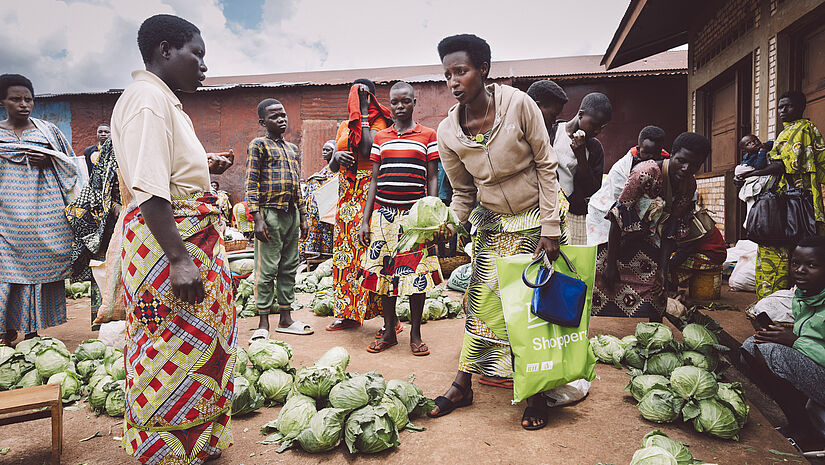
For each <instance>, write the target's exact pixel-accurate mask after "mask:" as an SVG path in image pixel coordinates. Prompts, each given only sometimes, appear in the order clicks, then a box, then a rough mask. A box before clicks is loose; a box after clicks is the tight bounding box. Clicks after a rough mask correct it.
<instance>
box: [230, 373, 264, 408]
mask: <svg viewBox="0 0 825 465" xmlns="http://www.w3.org/2000/svg"><path fill="white" fill-rule="evenodd" d="M234 384H235V391H234V395H233V396H232V415H244V414H247V413H249V412H254V411H255V410H258V409H259V408H261V407H263V405H264V396H262V395H260V394H259V393H258V391H257V389H255V385H254V384H252V383H250V382H249V380H248V379H246V378H244V377H243V376H235V379H234Z"/></svg>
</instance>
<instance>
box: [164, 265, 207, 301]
mask: <svg viewBox="0 0 825 465" xmlns="http://www.w3.org/2000/svg"><path fill="white" fill-rule="evenodd" d="M169 281H170V282H171V284H172V294H174V295H175V297H177V298H178V299H180V300H182V301H184V302H188V303H190V304H194V303H201V302H203V297H204V290H203V280H202V279H201V272H200V270H199V269H198V267H197V266H195V263H194V262H193V261H192V259H191V258H189V256H186V257H183V258H181V259H180V260H177V261H170V262H169Z"/></svg>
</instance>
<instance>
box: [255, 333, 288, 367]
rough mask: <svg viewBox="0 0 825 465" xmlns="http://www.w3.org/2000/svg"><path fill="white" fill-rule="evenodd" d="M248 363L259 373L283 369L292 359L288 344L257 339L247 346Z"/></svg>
mask: <svg viewBox="0 0 825 465" xmlns="http://www.w3.org/2000/svg"><path fill="white" fill-rule="evenodd" d="M247 355H249V361H251V362H252V365H254V366H255V368H257V369H258V370H260V371H265V370H270V369H272V368H284V367H286V366H287V365H289V360H290V359H291V358H292V348H291V347H290V346H289V344H287V343H285V342H281V341H273V340H272V339H257V340H255V341H253V342H252V344H249V350H248V351H247Z"/></svg>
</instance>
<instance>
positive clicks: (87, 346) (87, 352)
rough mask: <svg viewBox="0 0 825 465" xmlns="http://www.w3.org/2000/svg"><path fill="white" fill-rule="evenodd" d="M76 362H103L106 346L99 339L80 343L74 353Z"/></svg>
mask: <svg viewBox="0 0 825 465" xmlns="http://www.w3.org/2000/svg"><path fill="white" fill-rule="evenodd" d="M74 356H75V359H77V361H79V362H82V361H83V360H103V358H104V357H105V356H106V344H105V343H104V342H103V341H101V340H99V339H89V340H86V341H83V342H81V343H80V345H78V346H77V350H75V351H74Z"/></svg>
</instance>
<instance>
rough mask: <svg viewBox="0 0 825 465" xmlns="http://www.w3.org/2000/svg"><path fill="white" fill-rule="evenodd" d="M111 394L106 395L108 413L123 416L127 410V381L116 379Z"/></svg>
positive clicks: (111, 415) (112, 415) (113, 415)
mask: <svg viewBox="0 0 825 465" xmlns="http://www.w3.org/2000/svg"><path fill="white" fill-rule="evenodd" d="M111 384H113V385H115V388H113V389H112V390H111V391H110V392H109V395H108V396H106V415H109V416H110V417H122V416H123V414H124V413H125V411H126V381H122V380H121V381H115V382H114V383H111Z"/></svg>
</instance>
